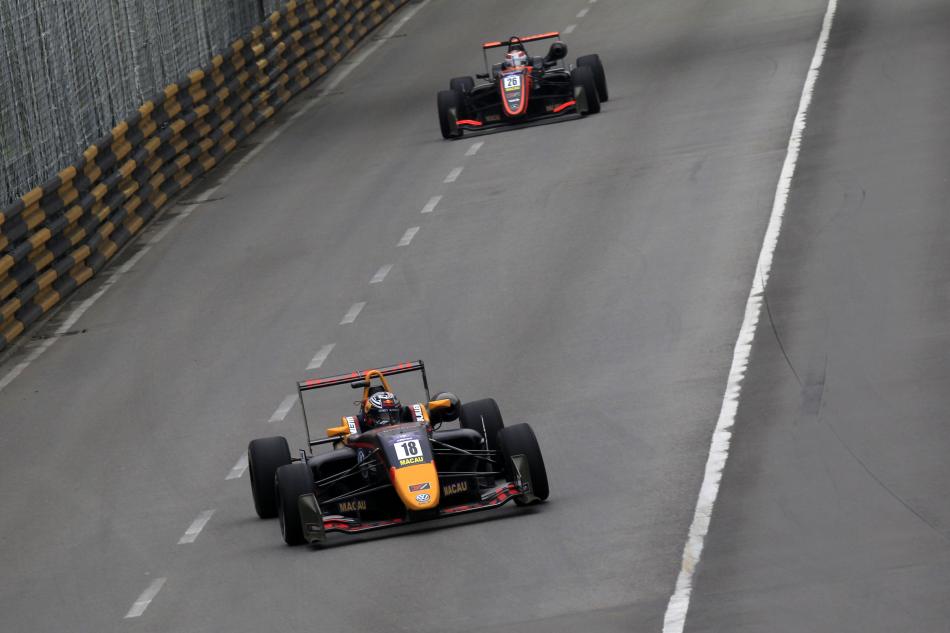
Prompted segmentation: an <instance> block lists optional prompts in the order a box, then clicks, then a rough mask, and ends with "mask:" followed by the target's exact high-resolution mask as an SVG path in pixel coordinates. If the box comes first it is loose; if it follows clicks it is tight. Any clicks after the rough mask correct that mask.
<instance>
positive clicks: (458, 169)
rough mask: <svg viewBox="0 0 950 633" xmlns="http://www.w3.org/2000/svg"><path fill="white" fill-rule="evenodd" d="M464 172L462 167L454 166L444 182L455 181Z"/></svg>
mask: <svg viewBox="0 0 950 633" xmlns="http://www.w3.org/2000/svg"><path fill="white" fill-rule="evenodd" d="M461 173H462V167H453V168H452V171H450V172H449V175H448V176H446V177H445V180H443V181H442V182H455V181H456V180H458V178H459V174H461Z"/></svg>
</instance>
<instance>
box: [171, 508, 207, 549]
mask: <svg viewBox="0 0 950 633" xmlns="http://www.w3.org/2000/svg"><path fill="white" fill-rule="evenodd" d="M212 514H214V510H205V511H204V512H202V513H201V514H199V515H198V518H196V519H195V520H194V521H192V522H191V525H189V526H188V529H187V530H185V533H184V534H183V535H182V537H181V538H180V539H178V544H179V545H184V544H185V543H194V542H195V539H196V538H198V535H199V534H201V530H203V529H205V526H206V525H207V524H208V521H210V520H211V515H212Z"/></svg>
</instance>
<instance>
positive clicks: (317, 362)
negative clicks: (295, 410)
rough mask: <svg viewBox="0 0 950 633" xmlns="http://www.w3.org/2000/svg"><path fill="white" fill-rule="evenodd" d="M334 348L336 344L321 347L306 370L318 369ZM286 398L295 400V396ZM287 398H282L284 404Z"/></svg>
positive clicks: (282, 404) (285, 413) (291, 404)
mask: <svg viewBox="0 0 950 633" xmlns="http://www.w3.org/2000/svg"><path fill="white" fill-rule="evenodd" d="M334 347H336V343H330V344H329V345H324V346H323V347H321V348H320V351H318V352H317V353H316V354H314V355H313V358H311V359H310V364H308V365H307V369H319V368H320V366H321V365H322V364H323V363H324V361H326V359H327V356H329V355H330V352H332V351H333V348H334ZM287 398H290V399H291V401H293V400H296V398H297V395H296V394H290V395H289V396H287ZM287 398H284V402H287ZM284 402H281V403H280V405H281V407H283V406H284ZM290 406H293V402H291V403H290ZM277 410H278V411H279V410H280V407H278V409H277ZM289 410H290V408H289V407H288V409H287V411H289ZM284 415H287V412H286V411H285V412H284Z"/></svg>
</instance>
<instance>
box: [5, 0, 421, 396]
mask: <svg viewBox="0 0 950 633" xmlns="http://www.w3.org/2000/svg"><path fill="white" fill-rule="evenodd" d="M427 4H429V0H423V1H422V2H420V3H419V4H417V5H415V6H414V7H410V8H408V9H406V13H405V15H403V16H402V17H401V18H400V19H399V20H398V21H397V22H395V23H393V25H392V27H391V28H390V29H389V30H388V31H386V34H385V35H383V36H382V37H380V38H379V40H377V41H376V42H374V43H373V44H371V45H370V46H368V47H367V48H366V50H364V51H363V52H362V53H360V54H359V55H357V56H356V57H354V58H353V60H352V61H351V62H350V63H349V65H348V66H347V67H346V68H343V69H341V70H339V71H335V72H334V73H333V74H334V77H333V79H331V80H330V81H329V82H328V83H327V85H326V86H325V89H324V91H323V92H322V93H321V94H320V95H317V96H316V97H315V98H313V99H312V100H311V101H310V103H308V104H307V105H305V106H304V107H302V108H301V109H300V110H299V111H298V112H296V113H295V114H294V115H293V116H291V117H290V118H289V119H287V121H285V122H284V123H283V124H281V125H280V127H278V128H277V129H276V130H274V131H273V132H271V133H270V134H269V135H267V136H266V137H265V138H264V139H263V141H262V142H261V143H260V144H258V145H257V147H255V148H254V149H252V150H251V151H250V152H248V153H247V154H246V155H245V156H244V157H243V158H241V160H239V161H238V162H237V163H236V164H235V165H234V166H233V167H231V168H230V169H229V170H228V171H227V172H226V173H225V175H224V176H222V177H221V179H220V180H219V181H218V184H217V185H215V186H213V187H210V188H209V189H207V190H205V191H204V192H203V193H202V194H201V195H200V196H198V198H197V201H198V202H205V201H206V200H207V199H208V198H210V197H211V196H212V195H213V194H215V193H217V191H218V189H220V188H221V187H222V186H223V185H224V183H225V182H226V181H227V180H228V179H229V178H230V177H231V176H233V175H234V174H235V173H236V172H237V171H238V170H239V169H240V168H241V167H243V166H244V165H246V164H247V163H248V162H249V161H250V160H251V159H252V158H253V157H254V156H256V155H257V154H258V153H259V152H260V151H261V150H262V149H264V147H266V146H267V144H268V143H270V142H271V141H273V140H274V139H275V138H277V137H278V136H279V135H280V133H281V132H282V131H283V130H285V129H286V128H287V127H288V126H289V125H290V124H291V123H292V122H293V121H295V120H297V119H298V118H300V117H301V116H303V115H304V114H306V113H307V112H308V111H310V109H311V108H313V107H314V106H315V105H317V104H318V103H319V102H320V101H321V100H322V98H323V97H324V96H325V95H326V94H327V93H328V92H331V91H332V90H333V89H334V88H336V87H337V86H338V85H339V84H340V82H341V81H343V79H345V78H346V76H347V75H349V74H350V73H351V72H353V69H355V68H356V67H357V66H359V65H360V64H361V63H363V62H364V61H365V60H366V58H367V57H369V56H370V55H372V54H373V53H374V52H376V50H377V49H378V48H379V47H380V46H382V45H383V43H385V42H386V41H388V40H389V39H390V38H392V36H393V35H395V34H396V32H397V31H398V30H399V29H401V28H402V27H403V26H405V24H406V22H408V21H409V20H410V19H411V18H412V16H414V15H415V14H416V13H418V12H419V10H420V9H422V8H423V7H424V6H426V5H427ZM195 208H196V207H191V208H189V209H186V210H183V211H182V212H181V213H179V214H177V215H176V216H175V217H173V218H171V219H170V220H169V221H168V222H167V223H166V224H165V226H163V227H162V230H161V231H159V233H158V234H157V235H155V236H153V237H152V238H150V239H148V240H147V241H143V243H144V244H146V246H144V247H143V248H142V249H141V250H139V252H138V253H136V254H135V255H134V256H133V257H132V259H130V260H129V262H128V263H127V264H126V266H125V267H123V268H126V267H127V268H126V270H125V272H128V271H129V270H131V269H132V266H134V263H132V262H133V261H135V262H137V261H138V260H139V259H141V258H142V256H143V255H145V253H146V252H148V249H149V246H151V245H152V244H155V243H157V242H158V241H160V240H161V239H162V238H164V237H165V236H166V235H168V233H169V232H171V230H172V229H173V228H174V227H175V226H176V225H178V223H180V222H181V221H182V220H183V219H184V218H186V217H188V216H189V215H190V214H191V213H192V212H193V211H194V210H195ZM114 278H115V275H113V277H110V278H109V279H108V280H107V281H106V282H104V283H103V284H102V287H101V288H100V289H99V290H98V291H97V292H96V293H95V294H94V295H92V296H91V297H90V298H89V299H87V300H86V301H84V302H82V304H80V305H79V307H77V308H76V309H75V310H73V312H72V313H71V314H70V316H69V318H67V319H66V321H65V322H64V323H63V326H66V323H68V324H69V325H68V326H66V327H63V326H61V327H60V328H58V329H57V331H56V335H55V336H53V337H51V338H48V339H46V340H45V341H44V342H43V343H42V344H41V345H39V346H37V347H36V348H35V349H34V350H33V351H32V352H31V353H30V354H29V356H27V358H26V360H24V361H23V362H20V363H17V364H16V365H14V366H13V368H12V369H10V371H9V372H7V373H6V375H4V377H3V378H2V379H0V391H3V390H4V389H5V388H6V387H7V386H8V385H9V384H10V383H11V382H13V381H14V380H16V378H17V376H19V375H20V374H22V373H23V371H24V370H25V369H26V368H27V367H29V366H30V363H32V362H33V361H35V360H36V359H37V358H39V357H40V356H42V355H43V353H44V352H46V350H47V349H49V348H50V346H51V345H52V344H53V343H55V342H56V341H57V340H58V339H59V337H60V336H61V335H62V334H64V333H65V332H67V331H69V329H70V328H72V326H73V325H75V323H76V321H78V320H79V318H80V317H81V316H82V315H83V313H85V312H86V310H88V309H89V308H91V307H92V305H93V304H94V303H95V302H96V301H98V300H99V298H100V297H101V296H102V295H103V294H105V292H106V290H108V288H109V286H110V285H112V283H114V281H113V279H114ZM60 330H62V331H60Z"/></svg>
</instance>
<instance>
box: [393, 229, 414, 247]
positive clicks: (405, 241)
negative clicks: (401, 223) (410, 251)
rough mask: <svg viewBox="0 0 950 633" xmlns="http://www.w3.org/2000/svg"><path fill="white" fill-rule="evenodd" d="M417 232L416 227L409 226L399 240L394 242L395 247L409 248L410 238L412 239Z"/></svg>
mask: <svg viewBox="0 0 950 633" xmlns="http://www.w3.org/2000/svg"><path fill="white" fill-rule="evenodd" d="M418 232H419V227H418V226H410V227H409V228H408V229H406V232H405V233H403V234H402V237H401V238H399V241H398V242H396V246H409V243H410V242H412V238H414V237H415V236H416V233H418Z"/></svg>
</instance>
